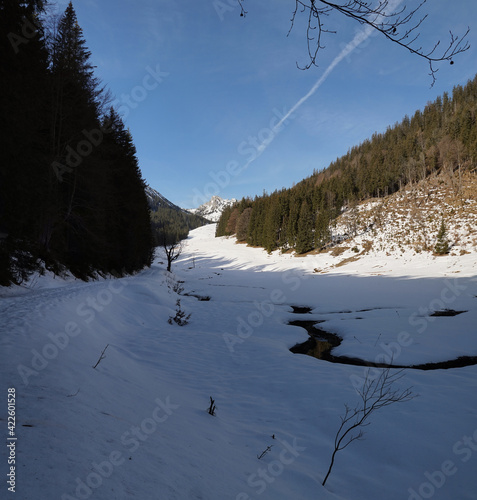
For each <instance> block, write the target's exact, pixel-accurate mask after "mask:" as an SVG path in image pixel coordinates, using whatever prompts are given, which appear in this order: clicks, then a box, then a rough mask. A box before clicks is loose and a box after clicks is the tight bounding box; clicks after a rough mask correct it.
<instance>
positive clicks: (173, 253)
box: [162, 239, 183, 272]
mask: <svg viewBox="0 0 477 500" xmlns="http://www.w3.org/2000/svg"><path fill="white" fill-rule="evenodd" d="M162 246H163V248H164V251H165V252H166V257H167V270H168V271H169V272H171V267H172V263H173V262H174V261H175V260H177V259H178V258H179V256H180V254H181V253H182V248H183V247H182V242H180V241H179V242H178V243H169V244H168V243H167V242H166V239H164V243H163V245H162Z"/></svg>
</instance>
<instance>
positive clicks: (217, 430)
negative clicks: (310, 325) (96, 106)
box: [0, 225, 477, 500]
mask: <svg viewBox="0 0 477 500" xmlns="http://www.w3.org/2000/svg"><path fill="white" fill-rule="evenodd" d="M214 230H215V226H214V225H210V226H205V227H202V228H199V229H196V230H194V231H192V232H191V234H190V237H189V238H188V240H187V241H186V243H185V247H184V251H183V254H182V256H181V258H180V259H179V260H178V261H177V262H175V263H174V264H173V274H169V273H167V272H166V270H165V269H166V266H165V263H164V260H163V258H162V257H161V255H160V254H158V256H157V258H156V260H155V262H154V264H153V266H152V267H151V268H150V269H148V270H145V271H143V272H141V273H139V274H137V275H136V276H132V277H127V278H122V279H119V280H116V279H111V280H110V279H101V280H98V281H94V282H90V283H83V282H78V281H74V280H59V279H58V278H57V279H53V277H51V276H50V277H48V276H43V277H39V278H38V279H36V280H32V281H31V282H30V284H29V286H27V287H15V288H12V289H0V318H1V320H0V321H1V322H0V349H1V351H0V360H1V363H0V378H1V386H2V387H1V391H2V392H1V394H3V401H4V403H3V408H0V426H1V427H2V431H1V432H2V433H3V435H4V436H5V439H6V438H7V437H8V435H7V432H8V422H7V394H8V392H7V391H8V389H9V388H14V389H15V395H16V398H15V400H16V405H15V414H16V422H15V424H16V427H15V431H14V433H15V437H17V440H16V441H15V447H14V459H15V464H14V466H15V491H16V498H18V499H20V500H34V499H38V498H48V499H62V500H67V499H68V500H71V499H72V498H73V499H77V498H81V499H86V498H92V499H101V500H110V499H111V500H117V499H131V498H137V499H140V500H172V499H181V500H182V499H184V500H189V499H204V500H225V499H232V500H249V499H250V500H251V499H254V500H255V499H269V500H288V499H290V500H291V499H293V500H299V499H303V500H311V499H316V498H320V499H324V500H328V499H329V500H331V499H336V500H338V499H346V500H370V499H382V498H386V499H387V500H407V499H411V500H418V499H420V498H426V499H427V498H434V499H442V500H444V499H446V500H450V499H460V500H466V499H467V500H471V499H475V498H476V494H477V493H476V492H477V476H476V475H475V470H476V466H477V396H476V394H477V366H469V367H466V368H456V369H448V370H431V371H421V370H416V369H411V368H410V369H406V370H404V372H403V377H402V378H401V379H400V380H399V381H398V382H397V388H398V389H399V388H401V389H405V388H408V387H412V392H413V393H414V394H415V395H416V397H415V398H414V399H412V400H411V401H409V402H406V403H399V404H394V405H391V406H389V407H386V408H383V409H381V410H380V411H379V412H377V413H375V414H374V415H373V416H372V418H371V423H370V425H369V426H368V427H366V428H365V429H364V430H365V436H364V439H363V440H360V441H356V442H353V443H351V444H350V446H349V447H348V448H346V449H345V450H343V451H341V452H339V453H338V454H337V456H336V462H335V465H334V468H333V471H332V473H331V475H330V477H329V479H328V481H327V483H326V486H325V487H323V486H322V485H321V483H322V481H323V478H324V476H325V474H326V471H327V469H328V465H329V461H330V457H331V453H332V451H333V443H334V438H335V434H336V431H337V429H338V427H339V425H340V416H341V415H343V412H344V408H345V404H347V405H349V406H351V407H354V406H355V405H356V404H357V403H358V402H359V398H358V395H357V392H356V389H357V388H360V387H361V385H360V384H362V382H363V380H364V377H365V376H366V373H367V372H366V369H365V368H363V367H355V366H349V365H341V364H332V363H329V362H326V361H321V360H317V359H314V358H311V357H308V356H305V355H300V354H292V353H291V352H290V351H289V348H290V347H291V346H293V345H295V344H296V343H298V342H303V341H304V340H306V338H307V334H306V332H305V330H304V329H302V328H299V327H296V326H290V325H288V324H287V323H288V322H289V321H292V320H294V319H297V318H298V317H299V315H297V314H294V313H293V311H292V307H291V306H308V307H310V308H311V313H309V314H303V315H301V316H302V317H303V318H304V319H310V320H316V321H322V323H320V327H321V328H324V329H325V330H327V331H330V332H333V333H336V334H338V335H339V336H340V337H342V339H343V341H342V343H341V345H340V346H339V347H338V348H337V349H336V354H340V355H347V356H356V357H360V358H362V359H366V360H369V361H376V360H378V361H379V360H383V361H385V360H386V359H389V360H391V359H392V361H393V362H394V363H396V364H399V365H413V364H419V363H426V362H437V361H445V360H449V359H455V358H457V357H459V356H464V355H467V356H472V355H473V356H476V355H477V327H476V325H477V280H476V278H475V276H476V275H477V255H476V254H475V253H469V254H465V255H462V256H445V257H439V258H435V257H431V256H429V254H424V253H422V254H418V255H414V256H411V255H409V256H406V255H403V256H400V257H396V256H390V255H388V256H386V254H385V253H382V254H379V253H378V254H376V253H375V254H373V255H363V256H362V257H361V258H360V259H359V260H357V261H354V262H353V261H350V262H349V263H348V264H346V265H342V266H340V267H336V263H339V262H341V258H339V257H338V258H335V257H332V256H331V255H329V254H319V255H309V256H307V257H301V258H297V257H295V256H293V255H291V254H284V255H280V254H278V253H277V252H275V253H273V254H271V255H268V254H267V253H266V252H265V251H263V250H261V249H256V248H249V247H246V246H245V245H237V244H236V243H235V240H234V239H233V238H218V239H215V238H214ZM444 310H453V311H458V312H460V314H458V315H455V316H433V315H432V314H433V313H434V312H435V311H444ZM178 311H183V312H184V319H185V318H186V317H187V316H188V315H189V314H190V318H189V319H188V323H187V324H185V325H184V326H179V325H178V324H176V322H174V321H173V320H171V321H168V320H169V319H170V318H174V317H178V316H177V312H178ZM105 348H106V350H105V351H104V353H103V356H104V358H103V359H100V358H101V353H102V352H103V350H104V349H105ZM98 361H99V364H98V365H97V366H96V368H95V369H93V366H94V365H95V364H96V363H97V362H98ZM11 393H12V392H10V394H11ZM210 397H212V398H213V399H214V400H215V404H216V407H217V408H216V412H215V413H216V414H215V416H211V415H209V414H208V413H207V408H208V407H209V404H210ZM266 450H268V451H267V452H266V453H265V454H264V456H263V457H262V458H260V459H258V456H260V455H261V454H262V452H264V451H266ZM7 454H10V455H9V456H10V457H12V455H11V452H10V450H9V448H6V447H4V448H3V451H2V455H1V463H0V469H1V471H2V477H3V478H4V480H3V481H2V486H1V488H2V492H1V496H2V498H3V497H6V498H8V494H9V491H8V487H9V485H8V484H7V483H6V478H7V476H6V474H7V472H8V470H9V467H10V465H8V464H7V458H8V456H7ZM13 497H14V496H13V494H12V498H13Z"/></svg>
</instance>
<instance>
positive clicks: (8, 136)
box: [0, 0, 49, 285]
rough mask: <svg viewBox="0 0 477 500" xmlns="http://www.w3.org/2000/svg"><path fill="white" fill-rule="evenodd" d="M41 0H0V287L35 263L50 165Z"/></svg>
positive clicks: (47, 74)
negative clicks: (47, 171) (40, 219)
mask: <svg viewBox="0 0 477 500" xmlns="http://www.w3.org/2000/svg"><path fill="white" fill-rule="evenodd" d="M42 11H43V2H42V1H28V2H27V1H25V2H19V1H18V0H0V59H1V64H0V81H1V82H2V91H1V92H0V137H1V139H0V140H1V154H2V161H1V166H0V285H2V284H3V285H6V284H8V283H10V282H11V281H16V282H18V281H21V280H22V279H24V278H25V276H26V273H27V272H28V270H29V269H30V268H32V267H33V266H34V264H35V261H36V251H35V248H36V243H37V241H38V238H39V235H40V232H41V228H40V224H39V217H38V214H39V213H40V211H41V210H44V205H45V199H44V187H45V174H46V170H47V168H48V167H47V164H48V124H47V110H48V89H49V80H48V78H49V73H48V52H47V49H46V45H45V37H44V30H43V26H42V22H41V19H40V16H41V14H42Z"/></svg>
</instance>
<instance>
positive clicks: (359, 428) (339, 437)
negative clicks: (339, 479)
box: [322, 368, 415, 486]
mask: <svg viewBox="0 0 477 500" xmlns="http://www.w3.org/2000/svg"><path fill="white" fill-rule="evenodd" d="M390 370H391V368H386V369H384V370H383V371H382V372H381V373H380V375H379V377H377V378H372V377H371V376H370V372H369V370H368V371H367V372H366V376H365V378H364V381H363V386H362V388H361V389H360V390H358V394H359V396H360V398H361V401H360V402H359V404H357V405H356V406H355V407H354V408H350V407H349V406H348V405H345V414H344V415H343V416H341V417H340V418H341V425H340V427H339V429H338V432H337V433H336V436H335V442H334V450H333V453H332V455H331V461H330V466H329V468H328V472H327V473H326V476H325V479H324V480H323V483H322V485H323V486H324V485H325V483H326V481H327V479H328V476H329V475H330V473H331V469H332V468H333V465H334V463H335V456H336V454H337V453H338V452H339V451H341V450H344V449H345V448H346V447H347V446H348V445H350V444H351V443H352V442H353V441H357V440H359V439H361V438H362V437H363V435H364V431H363V427H366V426H367V425H369V424H370V423H371V422H369V421H368V418H369V417H370V416H371V415H372V414H373V413H374V412H375V411H377V410H379V409H381V408H384V407H385V406H389V405H392V404H394V403H403V402H405V401H410V400H411V399H413V398H414V397H415V394H413V392H412V391H411V388H410V387H408V388H406V389H396V388H395V387H394V384H395V383H396V382H397V381H398V380H399V379H400V378H401V377H402V376H403V373H402V372H403V370H399V371H397V372H395V373H393V374H391V373H390Z"/></svg>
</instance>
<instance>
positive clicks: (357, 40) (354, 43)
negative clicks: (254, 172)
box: [242, 0, 403, 170]
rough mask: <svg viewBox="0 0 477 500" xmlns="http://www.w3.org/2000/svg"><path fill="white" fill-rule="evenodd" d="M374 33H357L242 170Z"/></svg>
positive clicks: (393, 3)
mask: <svg viewBox="0 0 477 500" xmlns="http://www.w3.org/2000/svg"><path fill="white" fill-rule="evenodd" d="M402 1H403V0H395V1H390V2H389V5H388V7H389V9H390V10H391V11H392V10H394V9H395V8H396V7H398V6H399V4H400V3H402ZM374 31H375V30H374V28H372V27H371V26H369V25H366V26H365V27H364V28H363V29H362V30H361V31H359V32H358V33H356V35H355V37H354V38H353V40H351V41H350V42H349V43H348V44H347V45H346V47H344V48H343V50H342V51H341V52H340V53H339V54H338V55H337V56H336V57H335V58H334V59H333V61H332V62H331V64H330V65H329V66H328V67H327V68H326V70H325V72H324V73H323V75H322V76H321V77H320V78H319V79H318V80H317V81H316V83H315V84H314V85H313V87H311V89H310V90H309V91H308V92H307V93H306V94H305V95H304V96H303V97H302V98H301V99H299V100H298V101H297V102H296V103H295V105H294V106H293V107H292V108H291V109H290V110H289V111H288V112H287V113H286V114H285V116H283V118H282V119H281V120H280V121H279V122H278V123H277V124H276V125H275V126H274V127H273V128H272V129H271V130H272V134H270V137H269V138H267V139H266V140H264V141H262V143H261V144H260V145H259V146H258V148H257V153H256V155H255V156H254V157H253V158H251V159H249V160H248V161H247V163H246V164H245V165H244V167H243V169H242V170H245V169H246V168H247V167H248V166H249V165H250V164H251V163H252V162H253V161H255V160H256V159H257V158H258V157H259V156H261V155H262V153H263V152H264V151H265V150H266V149H267V147H268V146H269V145H270V144H271V143H272V141H273V140H274V139H275V137H276V136H277V134H278V133H279V132H280V128H281V126H282V125H283V123H284V122H285V121H286V120H287V119H288V118H289V117H290V115H291V114H292V113H294V112H295V111H296V110H297V109H298V108H299V107H300V106H301V105H302V104H304V103H305V102H306V101H307V100H308V99H309V98H310V97H311V96H312V95H313V94H314V93H315V92H316V91H317V90H318V89H319V88H320V87H321V85H322V84H323V83H324V82H325V80H326V79H327V78H328V76H329V75H330V73H331V72H332V71H333V70H334V69H335V68H336V66H338V64H339V63H340V62H341V61H342V60H343V59H344V58H345V57H347V56H348V55H349V54H351V53H352V52H353V51H354V50H355V49H356V48H357V47H358V46H359V45H360V44H361V43H363V42H364V41H365V40H367V39H368V38H369V37H370V36H371V34H372V33H373V32H374Z"/></svg>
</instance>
